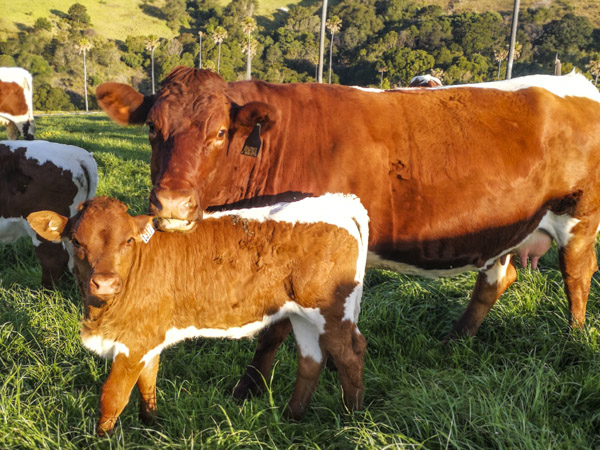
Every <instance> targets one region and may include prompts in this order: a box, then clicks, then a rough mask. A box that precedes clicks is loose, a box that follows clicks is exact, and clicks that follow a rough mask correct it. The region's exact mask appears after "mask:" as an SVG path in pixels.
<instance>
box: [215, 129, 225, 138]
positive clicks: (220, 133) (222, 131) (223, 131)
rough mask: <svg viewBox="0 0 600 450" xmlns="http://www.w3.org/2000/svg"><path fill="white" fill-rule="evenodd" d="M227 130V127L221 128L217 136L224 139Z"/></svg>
mask: <svg viewBox="0 0 600 450" xmlns="http://www.w3.org/2000/svg"><path fill="white" fill-rule="evenodd" d="M226 132H227V130H225V129H222V130H219V132H218V133H217V138H219V139H223V138H224V137H225V133H226Z"/></svg>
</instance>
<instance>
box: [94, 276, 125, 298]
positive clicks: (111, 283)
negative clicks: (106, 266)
mask: <svg viewBox="0 0 600 450" xmlns="http://www.w3.org/2000/svg"><path fill="white" fill-rule="evenodd" d="M88 285H89V290H90V294H91V295H94V296H98V297H108V296H112V295H117V294H119V293H120V292H121V289H122V288H123V279H122V278H121V276H120V275H119V274H117V273H94V274H92V276H91V277H90V281H89V283H88Z"/></svg>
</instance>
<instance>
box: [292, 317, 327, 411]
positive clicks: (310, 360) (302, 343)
mask: <svg viewBox="0 0 600 450" xmlns="http://www.w3.org/2000/svg"><path fill="white" fill-rule="evenodd" d="M291 322H292V325H293V327H294V336H295V338H296V343H297V344H298V372H297V376H296V385H295V386H294V393H293V394H292V398H291V399H290V401H289V403H288V406H287V408H286V410H285V416H286V417H287V418H288V419H290V420H300V419H301V418H302V417H303V416H304V414H305V413H306V409H307V408H308V405H309V403H310V399H311V397H312V394H313V392H314V391H315V388H316V387H317V383H318V382H319V376H320V375H321V370H323V365H324V364H325V348H324V345H323V343H322V342H321V341H320V335H319V331H318V330H317V328H316V327H315V326H314V325H313V324H312V323H310V322H308V321H307V320H305V319H303V318H301V317H296V316H295V317H292V318H291Z"/></svg>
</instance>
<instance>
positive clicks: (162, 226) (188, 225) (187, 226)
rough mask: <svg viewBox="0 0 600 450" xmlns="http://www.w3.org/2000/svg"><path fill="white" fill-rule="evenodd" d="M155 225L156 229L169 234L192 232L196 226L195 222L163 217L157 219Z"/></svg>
mask: <svg viewBox="0 0 600 450" xmlns="http://www.w3.org/2000/svg"><path fill="white" fill-rule="evenodd" d="M155 223H156V228H158V229H159V230H161V231H168V232H170V233H175V232H179V233H181V232H186V231H192V230H193V229H194V227H195V226H196V222H195V221H193V220H181V219H167V218H164V217H157V218H156V219H155Z"/></svg>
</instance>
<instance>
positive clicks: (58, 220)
mask: <svg viewBox="0 0 600 450" xmlns="http://www.w3.org/2000/svg"><path fill="white" fill-rule="evenodd" d="M27 222H29V225H31V228H33V231H35V232H36V233H37V234H39V235H40V236H41V237H43V238H44V239H46V240H47V241H52V242H60V240H61V238H62V237H63V235H64V231H65V228H66V227H67V223H68V222H69V218H68V217H65V216H61V215H60V214H58V213H55V212H54V211H37V212H33V213H31V214H29V215H28V216H27Z"/></svg>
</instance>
